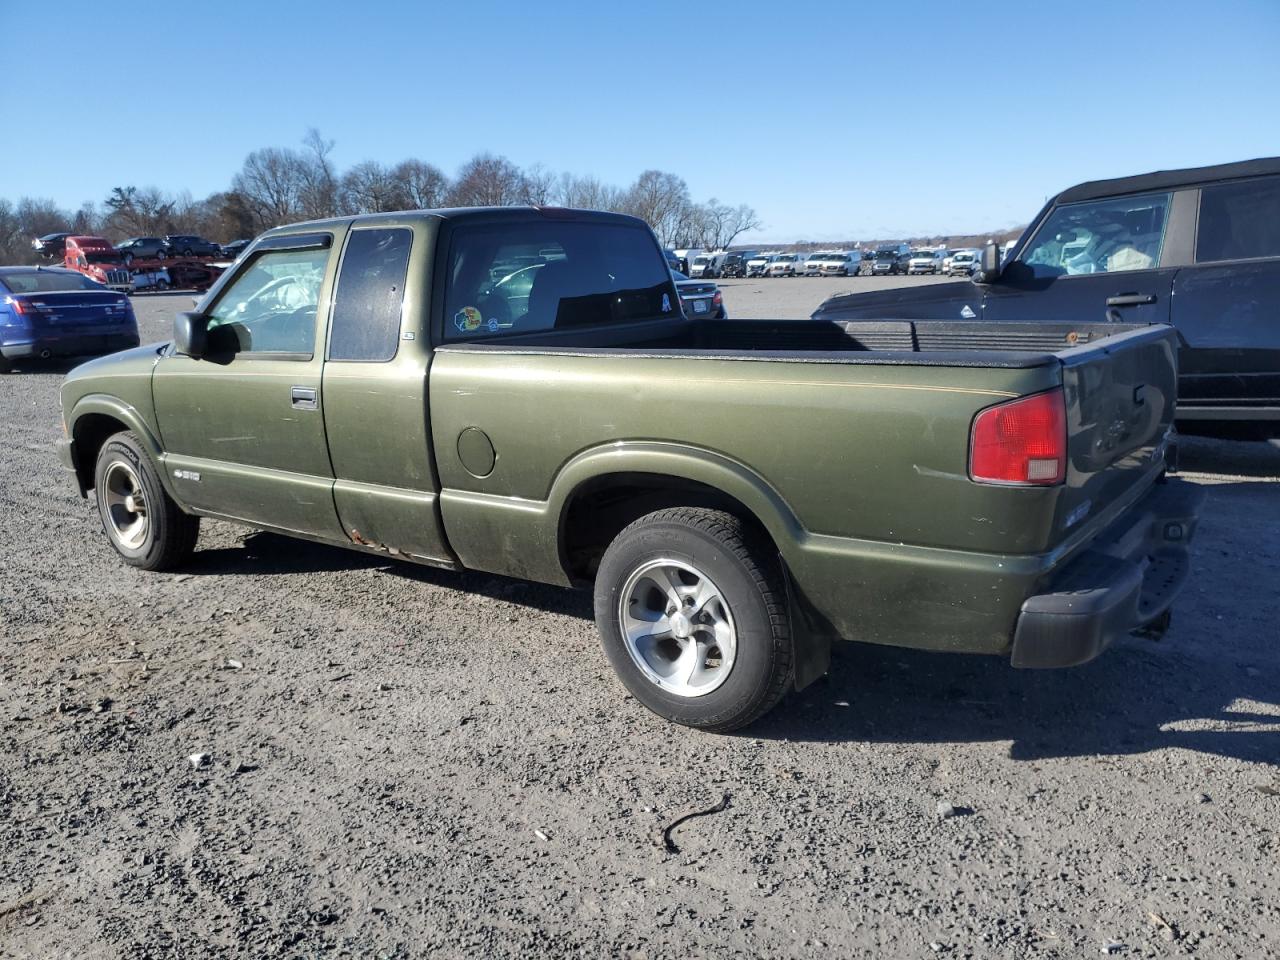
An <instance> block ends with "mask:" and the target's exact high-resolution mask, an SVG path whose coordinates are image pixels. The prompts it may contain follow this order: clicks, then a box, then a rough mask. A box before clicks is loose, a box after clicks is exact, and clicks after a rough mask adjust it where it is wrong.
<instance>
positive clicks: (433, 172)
mask: <svg viewBox="0 0 1280 960" xmlns="http://www.w3.org/2000/svg"><path fill="white" fill-rule="evenodd" d="M391 177H392V179H393V180H395V182H396V186H397V189H398V191H399V192H400V194H401V195H402V196H403V197H404V200H405V202H404V207H405V208H406V209H410V210H432V209H434V208H436V207H442V206H444V203H445V196H446V195H447V194H448V192H449V181H448V178H446V177H445V175H444V173H442V172H441V170H440V168H439V167H435V166H432V165H431V164H429V163H423V162H422V161H421V160H405V161H403V162H402V163H399V164H397V165H396V166H395V168H394V169H392V171H391Z"/></svg>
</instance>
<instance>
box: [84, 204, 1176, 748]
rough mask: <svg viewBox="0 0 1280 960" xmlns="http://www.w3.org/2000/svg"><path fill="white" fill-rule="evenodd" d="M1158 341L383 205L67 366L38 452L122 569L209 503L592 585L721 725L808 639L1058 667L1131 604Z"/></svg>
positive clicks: (1134, 332) (151, 560) (574, 231)
mask: <svg viewBox="0 0 1280 960" xmlns="http://www.w3.org/2000/svg"><path fill="white" fill-rule="evenodd" d="M1175 353H1176V340H1175V337H1174V334H1173V332H1172V330H1171V329H1170V328H1169V327H1168V326H1163V325H1154V326H1146V325H1137V326H1135V325H1124V324H1108V323H1101V324H1088V323H1082V324H1081V323H1069V322H1063V323H1059V324H1043V323H1040V324H1034V325H1026V326H1017V325H1010V324H1004V323H1001V324H983V323H981V322H977V323H970V324H956V323H938V324H930V323H925V322H919V323H912V322H896V321H884V322H829V321H794V322H793V321H732V320H729V321H713V322H700V321H698V320H694V319H691V318H689V317H686V316H685V315H684V314H683V313H682V311H681V308H680V298H679V296H678V295H677V291H676V289H675V286H674V285H673V281H672V277H671V273H670V272H669V271H668V269H667V265H666V262H665V260H664V259H663V254H662V250H661V248H660V247H659V245H658V243H657V241H656V239H655V237H654V235H653V234H652V232H651V231H650V230H649V229H648V227H646V226H645V225H644V224H643V223H642V222H640V221H638V220H634V219H631V218H629V217H624V216H619V215H614V214H605V213H590V212H583V211H566V210H557V209H520V208H505V209H469V210H441V211H417V212H413V213H403V214H381V215H375V216H367V217H356V218H348V219H338V220H328V221H323V222H314V223H306V224H300V225H296V226H291V227H284V228H279V229H276V230H272V231H270V232H268V233H266V234H264V235H263V236H262V237H260V238H259V239H258V240H257V241H255V242H254V244H253V246H252V247H251V248H250V249H249V250H248V252H247V253H246V254H245V255H244V256H243V257H242V258H241V259H240V260H239V261H238V262H237V263H236V264H235V265H234V266H233V267H232V268H231V269H230V270H229V271H228V272H227V274H226V275H225V276H223V277H222V278H221V279H220V280H219V281H218V282H217V283H216V284H215V285H214V287H213V288H212V289H211V290H210V291H209V293H208V294H207V295H206V296H205V297H204V299H203V300H202V301H201V303H200V305H199V307H198V309H196V310H194V311H192V312H189V313H184V314H180V315H179V316H178V317H177V318H176V321H175V328H174V336H173V340H172V342H169V343H162V344H156V345H152V346H146V347H139V348H137V349H134V350H129V351H125V352H123V353H118V354H115V355H112V356H109V357H105V358H102V359H99V360H95V361H92V362H90V363H87V364H85V365H84V366H81V367H78V368H76V369H75V370H73V371H72V372H71V374H70V375H69V376H68V378H67V380H66V383H65V385H64V386H63V388H62V395H61V400H62V406H63V419H64V428H65V431H66V439H65V440H64V441H63V442H62V446H61V452H62V456H63V460H64V462H65V464H66V466H67V467H68V468H69V469H70V470H72V471H73V472H74V477H75V482H76V483H77V485H78V487H79V489H80V491H81V493H82V495H83V494H87V492H88V491H89V490H93V491H94V496H95V499H96V502H97V507H98V512H99V514H100V516H101V519H102V524H103V527H104V528H105V531H106V534H107V537H108V539H109V540H110V542H111V544H112V546H113V547H114V548H115V549H116V550H117V551H118V552H119V554H120V556H121V557H123V559H124V560H125V562H126V563H129V564H132V565H134V566H136V567H141V568H143V569H148V570H164V569H170V568H173V567H176V566H178V565H179V564H181V563H182V562H183V561H184V560H186V559H187V558H188V557H189V555H190V554H191V552H192V550H193V548H194V545H195V542H196V536H197V532H198V527H199V522H200V518H201V517H217V518H221V519H225V520H232V521H236V522H239V523H243V524H247V525H250V526H252V527H257V528H261V529H265V530H271V531H276V532H279V533H283V534H288V535H290V536H295V537H300V538H303V539H307V540H314V541H319V542H322V543H330V544H341V545H343V546H346V547H350V548H352V549H356V550H363V551H369V552H374V553H379V554H383V555H387V556H391V557H396V558H400V559H403V560H407V561H414V562H418V563H425V564H432V565H434V566H439V567H446V568H449V569H455V570H461V569H473V570H481V571H488V572H490V573H494V574H501V575H506V576H511V577H522V578H527V579H530V580H537V581H542V582H545V583H551V584H561V585H564V586H566V587H568V586H582V587H586V586H589V585H594V595H595V609H596V617H597V622H598V626H599V631H600V636H601V640H602V643H603V647H604V651H605V653H606V655H607V656H608V658H609V660H610V661H611V662H612V665H613V667H614V669H615V670H616V672H617V673H618V675H619V676H620V678H621V679H622V682H623V683H624V684H625V685H626V686H627V688H628V689H629V690H630V691H631V692H632V693H633V694H634V695H635V696H636V698H637V699H638V700H640V701H641V702H642V703H643V704H645V705H646V706H648V707H649V708H650V709H652V710H654V711H655V712H657V713H658V714H661V715H662V716H664V717H667V718H669V719H671V720H674V721H677V722H679V723H683V724H688V725H692V726H697V727H702V728H706V729H710V730H730V729H733V728H736V727H739V726H741V725H743V724H746V723H748V722H750V721H751V720H753V719H754V718H756V717H758V716H759V715H760V714H762V713H763V712H764V711H766V710H768V709H769V708H770V707H772V706H773V705H774V704H775V703H776V702H777V701H778V700H779V699H780V698H781V697H782V696H783V694H784V693H785V692H786V691H787V690H788V689H789V688H799V687H803V686H804V685H806V684H807V683H809V682H811V681H812V680H814V679H815V678H816V677H818V676H820V675H822V673H824V672H825V670H826V668H827V665H828V657H829V651H830V644H831V640H832V638H834V637H843V638H848V639H852V640H860V641H868V642H872V643H880V644H894V645H900V646H908V647H919V648H927V649H932V650H942V651H966V652H972V653H986V654H994V655H999V656H1003V657H1006V658H1009V659H1010V660H1011V661H1012V664H1013V665H1014V666H1017V667H1051V666H1068V665H1072V664H1076V663H1080V662H1083V661H1085V660H1088V659H1090V658H1091V657H1093V656H1095V655H1096V654H1098V653H1099V652H1100V651H1101V650H1102V649H1103V648H1104V647H1105V646H1106V645H1107V644H1108V643H1109V642H1111V641H1112V640H1113V639H1115V638H1117V637H1119V636H1122V635H1124V634H1126V633H1128V632H1130V631H1133V630H1135V629H1139V628H1144V627H1145V628H1147V630H1148V632H1152V633H1158V632H1159V631H1160V630H1161V629H1162V628H1163V626H1164V624H1165V623H1166V622H1167V619H1168V610H1169V607H1170V604H1171V603H1172V601H1173V598H1174V595H1175V594H1176V593H1177V591H1178V589H1179V588H1180V586H1181V585H1182V584H1183V582H1184V580H1185V578H1186V575H1187V571H1188V546H1187V545H1188V542H1189V540H1190V538H1191V536H1192V534H1193V532H1194V529H1195V524H1196V517H1197V513H1198V508H1199V501H1200V498H1199V495H1198V493H1199V491H1198V490H1197V489H1196V488H1194V487H1191V486H1189V485H1186V484H1185V483H1183V482H1180V481H1178V480H1176V479H1167V478H1166V476H1165V473H1166V471H1165V455H1166V450H1167V448H1168V443H1169V436H1170V427H1171V425H1172V423H1173V418H1174V394H1175V388H1176V376H1177V370H1176V362H1175ZM429 643H430V641H429V640H423V644H424V646H425V645H427V644H429Z"/></svg>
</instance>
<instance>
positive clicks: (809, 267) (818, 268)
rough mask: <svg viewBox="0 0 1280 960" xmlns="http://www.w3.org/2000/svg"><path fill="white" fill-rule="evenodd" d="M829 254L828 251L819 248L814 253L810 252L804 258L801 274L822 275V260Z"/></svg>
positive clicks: (808, 275)
mask: <svg viewBox="0 0 1280 960" xmlns="http://www.w3.org/2000/svg"><path fill="white" fill-rule="evenodd" d="M830 255H831V253H830V251H827V250H820V251H818V252H816V253H810V254H808V255H807V256H806V257H805V258H804V271H803V275H804V276H806V277H818V276H821V275H822V262H823V261H824V260H826V259H827V257H829V256H830Z"/></svg>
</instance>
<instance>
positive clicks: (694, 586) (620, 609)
mask: <svg viewBox="0 0 1280 960" xmlns="http://www.w3.org/2000/svg"><path fill="white" fill-rule="evenodd" d="M595 609H596V626H597V627H598V629H599V631H600V639H601V644H602V646H603V647H604V651H605V655H606V656H608V658H609V661H610V663H611V664H612V665H613V669H614V671H615V672H616V673H617V675H618V677H619V679H620V680H621V681H622V682H623V684H624V685H625V686H626V688H627V689H628V690H629V691H630V692H631V694H632V695H633V696H634V697H635V698H636V699H637V700H639V701H640V702H641V703H642V704H644V706H646V707H648V708H649V709H650V710H652V711H653V712H654V713H656V714H658V715H659V716H661V717H665V718H666V719H668V720H672V721H674V722H675V723H679V724H683V725H685V726H689V727H697V728H699V729H702V730H710V731H714V732H718V733H724V732H727V731H730V730H736V729H737V728H739V727H742V726H745V725H746V724H748V723H751V722H752V721H753V720H755V719H756V718H758V717H760V716H761V715H763V714H764V713H766V712H767V711H769V710H770V709H772V708H773V707H774V706H775V705H776V704H777V703H778V701H779V700H781V699H782V697H783V696H784V694H785V693H786V691H787V688H788V687H789V685H790V683H791V677H792V673H791V669H792V649H791V630H790V622H789V619H788V616H787V609H786V591H785V586H784V581H783V573H782V566H781V563H780V562H779V560H778V557H777V554H776V551H775V550H774V548H773V546H772V544H770V543H768V542H767V540H765V539H764V538H763V537H760V536H758V535H757V534H755V532H754V531H753V530H752V529H751V528H750V527H748V526H747V525H746V524H744V523H743V522H742V521H741V520H739V519H738V518H737V517H734V516H732V515H731V514H728V513H724V512H723V511H720V510H710V509H704V508H695V507H677V508H673V509H668V510H659V511H658V512H656V513H651V514H649V515H648V516H645V517H641V518H640V519H639V520H637V521H636V522H635V523H633V524H631V525H630V526H629V527H627V528H626V529H625V530H623V531H622V532H621V533H620V534H618V536H617V537H616V538H615V539H614V541H613V543H611V544H610V545H609V548H608V549H607V550H606V551H605V553H604V557H603V558H602V559H601V562H600V569H599V571H598V573H597V574H596V586H595Z"/></svg>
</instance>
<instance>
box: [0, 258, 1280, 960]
mask: <svg viewBox="0 0 1280 960" xmlns="http://www.w3.org/2000/svg"><path fill="white" fill-rule="evenodd" d="M883 282H886V281H847V280H846V281H838V282H837V281H826V280H817V279H815V280H776V281H767V282H764V283H762V284H756V285H754V286H755V287H763V288H764V290H763V291H762V292H760V293H753V292H750V291H751V290H752V289H754V287H753V285H752V284H748V283H736V282H729V283H726V296H727V299H728V303H729V308H730V311H731V313H732V314H733V315H735V316H749V315H757V316H759V315H763V314H762V313H761V312H760V311H761V310H764V311H772V312H773V313H774V314H775V315H779V316H806V315H807V314H808V312H809V311H810V310H811V309H812V308H813V306H815V305H816V304H817V302H818V301H819V300H821V299H822V297H823V296H824V295H825V293H826V292H830V291H829V290H825V288H833V289H834V288H843V289H848V288H852V287H853V286H855V285H863V284H868V285H869V284H873V283H883ZM189 302H190V301H189V299H188V298H186V297H181V296H154V297H146V296H140V297H138V298H137V300H136V303H137V306H138V311H139V315H140V319H141V321H142V325H143V328H144V338H148V337H149V338H154V339H159V338H161V337H163V336H165V334H166V331H167V329H168V326H169V323H170V321H171V317H172V314H173V312H174V311H175V310H178V309H182V308H184V307H185V306H186V305H187V304H188V303H189ZM65 369H66V367H65V366H63V367H60V366H49V365H44V366H39V367H37V368H34V369H28V370H24V371H21V372H18V373H14V374H12V375H9V376H5V377H3V378H0V438H2V440H3V450H4V452H3V455H2V456H0V564H2V568H0V569H2V570H3V576H0V956H3V957H22V958H28V957H39V958H76V960H92V958H114V957H188V958H189V957H217V956H236V957H275V956H285V957H313V956H318V955H327V956H359V957H373V956H376V957H412V956H424V955H428V954H434V955H441V956H457V957H463V956H466V957H472V956H485V957H529V956H542V955H547V956H570V955H573V956H588V957H603V956H625V957H648V958H657V957H672V958H685V957H697V956H708V957H762V956H763V957H783V956H805V957H807V956H813V957H824V958H825V957H849V956H867V957H884V958H912V957H935V956H941V957H947V958H959V957H974V958H985V957H1000V958H1006V957H1007V958H1015V957H1044V958H1052V957H1059V958H1066V957H1083V956H1097V955H1100V954H1101V953H1106V952H1108V951H1110V952H1113V953H1114V954H1116V955H1124V956H1130V957H1180V956H1195V957H1206V958H1218V957H1224V958H1226V957H1240V958H1259V957H1268V956H1277V955H1280V837H1278V836H1277V831H1278V830H1280V779H1278V777H1277V766H1276V764H1277V761H1280V682H1278V680H1277V668H1278V667H1280V647H1278V640H1280V629H1278V628H1277V620H1278V619H1280V618H1278V614H1280V609H1278V607H1280V599H1278V594H1280V451H1276V450H1274V449H1272V448H1270V447H1267V446H1264V445H1260V444H1242V443H1221V442H1209V441H1196V440H1189V441H1186V442H1185V443H1184V446H1183V458H1182V465H1183V468H1184V473H1185V475H1186V476H1187V477H1189V478H1191V479H1193V480H1194V481H1195V482H1197V483H1201V484H1204V485H1205V486H1206V487H1207V488H1208V491H1209V498H1208V501H1207V505H1206V508H1205V513H1204V518H1203V524H1202V527H1201V530H1200V534H1199V539H1198V541H1197V545H1196V549H1195V561H1194V573H1193V580H1192V582H1191V584H1190V586H1189V587H1188V589H1187V591H1186V592H1185V593H1184V594H1183V596H1182V597H1181V599H1180V600H1179V602H1178V604H1177V606H1176V608H1175V615H1174V623H1173V628H1172V630H1171V631H1170V633H1169V635H1168V636H1167V637H1166V639H1165V640H1164V641H1163V642H1160V643H1152V642H1150V641H1142V640H1137V639H1131V640H1127V641H1125V642H1123V643H1121V644H1120V645H1119V646H1118V647H1116V648H1114V649H1112V650H1110V651H1109V652H1108V653H1107V654H1106V655H1104V656H1103V657H1102V658H1100V659H1099V660H1097V661H1095V662H1094V663H1092V664H1089V665H1087V666H1084V667H1081V668H1077V669H1074V670H1069V671H1061V672H1020V671H1014V670H1012V669H1010V667H1009V665H1008V664H1007V663H1006V662H1003V661H1001V660H999V659H987V658H973V657H959V656H946V655H939V654H925V653H913V652H909V651H902V650H894V649H881V648H874V647H869V646H863V645H858V644H846V645H843V646H842V647H841V648H839V649H837V651H836V652H835V656H834V662H833V665H832V670H831V673H830V675H829V676H828V677H827V678H826V679H824V680H822V681H819V682H818V683H817V684H815V685H814V686H812V687H810V688H809V689H807V690H806V691H804V692H803V693H801V694H797V695H793V696H791V697H790V698H789V699H788V700H786V701H784V703H783V704H782V706H781V707H780V708H779V709H778V710H776V711H775V712H774V713H772V714H771V715H769V716H768V717H766V718H764V719H763V720H762V721H760V722H758V723H757V724H755V725H754V726H752V727H751V728H749V729H748V730H746V731H744V732H743V733H741V734H740V735H734V736H711V735H707V734H703V733H698V732H695V731H692V730H687V729H683V728H679V727H673V726H670V725H668V724H666V723H664V722H662V721H661V720H659V719H657V718H656V717H654V716H652V715H650V714H649V713H647V712H646V711H645V710H643V709H642V708H641V707H639V706H638V705H637V704H636V703H635V702H634V701H633V700H630V699H628V698H627V697H626V696H624V693H623V689H622V687H621V685H620V684H619V683H618V682H616V681H615V680H614V678H613V676H612V675H611V673H610V671H609V669H608V666H607V664H606V661H605V659H604V656H603V655H602V653H601V651H600V649H599V646H598V644H597V641H596V637H595V631H594V627H593V624H592V622H591V619H590V618H591V608H590V598H589V597H588V596H587V595H585V594H579V593H572V592H567V591H561V590H556V589H551V588H546V587H540V586H536V585H530V584H525V583H521V582H516V581H509V580H504V579H501V578H496V577H492V576H485V575H473V574H454V573H446V572H439V571H435V570H431V569H425V568H418V567H413V566H409V565H399V564H395V563H388V562H386V561H384V560H382V559H380V558H377V557H370V556H365V555H361V554H356V553H349V552H345V551H342V550H339V549H334V548H326V547H320V546H314V545H310V544H304V543H300V542H294V541H289V540H285V539H282V538H280V537H276V536H271V535H265V534H255V533H252V532H250V531H246V530H243V529H239V528H235V527H232V526H229V525H225V524H221V523H207V524H206V525H205V527H204V530H203V533H202V535H201V539H200V544H199V549H198V552H197V554H196V556H195V559H194V562H193V563H192V564H191V566H190V568H189V569H187V570H185V571H184V572H182V573H181V574H177V575H174V574H166V575H156V574H144V573H139V572H137V571H134V570H132V569H131V568H128V567H125V566H124V565H123V564H121V563H120V562H118V561H117V560H116V558H115V556H114V554H113V553H112V551H111V549H110V547H109V546H108V545H107V542H106V540H105V538H104V537H103V535H102V533H101V531H100V529H99V526H98V521H97V519H96V516H95V515H94V512H93V510H92V508H91V506H90V504H89V503H87V502H85V501H82V500H81V499H80V498H79V497H78V496H76V494H75V493H74V492H73V491H72V489H71V486H70V484H69V483H68V481H67V480H66V478H65V477H64V476H63V475H62V473H61V470H60V468H59V465H58V463H57V459H56V457H55V455H54V453H53V451H52V448H51V443H52V441H53V440H54V439H55V437H56V436H57V435H58V433H59V427H58V407H57V393H56V391H57V387H58V384H59V382H60V380H61V376H62V373H63V372H65ZM195 754H206V755H207V758H208V760H207V764H202V765H201V766H200V768H198V769H197V767H196V765H195V764H193V763H192V762H191V760H189V759H188V758H189V757H190V756H192V755H195ZM726 795H727V796H728V798H729V805H728V807H727V808H726V809H724V810H723V811H721V812H718V813H712V814H708V815H706V816H702V817H697V818H694V819H691V820H688V821H686V822H684V823H683V824H681V825H680V826H679V827H677V828H676V829H675V830H674V832H673V834H672V838H673V840H674V842H675V844H676V845H677V846H678V848H679V852H677V853H669V852H667V851H665V850H664V848H663V845H662V838H661V832H662V830H663V828H664V827H665V826H667V825H668V824H670V823H671V822H672V821H673V820H675V819H676V818H678V817H681V816H683V815H684V814H686V813H690V812H693V811H696V810H701V809H707V808H710V807H712V806H713V805H716V804H718V802H719V801H721V799H722V798H723V797H725V796H726ZM939 803H943V804H950V805H951V806H952V807H953V808H954V810H953V811H948V812H954V813H955V814H956V815H954V816H948V817H942V816H940V815H939V811H938V805H939Z"/></svg>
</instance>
